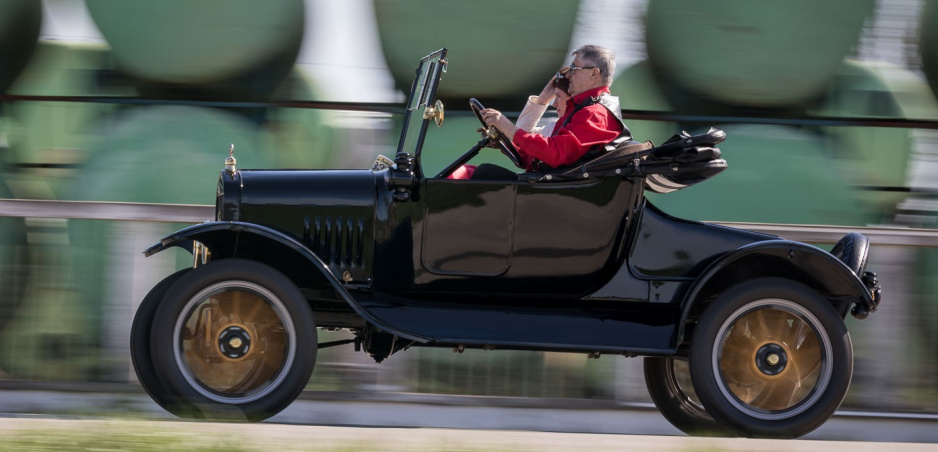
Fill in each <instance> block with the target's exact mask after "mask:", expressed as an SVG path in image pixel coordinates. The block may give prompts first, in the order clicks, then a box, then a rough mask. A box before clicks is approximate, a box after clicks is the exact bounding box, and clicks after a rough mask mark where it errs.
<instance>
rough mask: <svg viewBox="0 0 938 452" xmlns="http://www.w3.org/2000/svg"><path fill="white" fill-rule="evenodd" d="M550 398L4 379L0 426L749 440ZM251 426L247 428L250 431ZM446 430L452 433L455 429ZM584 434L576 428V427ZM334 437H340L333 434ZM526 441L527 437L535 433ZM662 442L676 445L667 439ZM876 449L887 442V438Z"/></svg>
mask: <svg viewBox="0 0 938 452" xmlns="http://www.w3.org/2000/svg"><path fill="white" fill-rule="evenodd" d="M554 402H555V403H553V404H550V405H549V406H545V405H544V401H537V400H534V401H532V400H527V399H506V398H486V397H453V396H432V395H415V394H393V393H391V394H389V393H375V394H373V395H368V394H367V393H354V394H341V393H337V394H333V393H320V394H304V395H303V396H301V398H300V399H299V400H297V401H295V402H294V403H293V404H292V405H290V406H289V407H287V409H286V410H284V411H283V412H281V413H280V414H278V415H276V416H274V417H272V418H271V419H269V420H268V421H266V422H263V423H259V424H214V423H205V422H181V421H179V420H178V419H177V418H175V417H173V416H172V415H170V414H168V413H167V412H165V411H164V410H162V408H160V407H159V406H157V405H156V404H155V403H153V402H152V401H151V400H150V398H149V397H148V396H146V395H145V394H143V393H142V392H139V391H123V392H101V391H96V392H92V391H84V392H83V391H53V390H48V389H43V390H28V389H16V390H14V389H4V390H0V417H5V419H3V420H2V421H0V431H6V430H7V429H10V428H14V427H16V426H18V425H20V424H21V423H29V422H46V421H49V422H62V423H63V424H62V425H63V428H78V429H83V428H85V427H81V426H82V425H98V424H100V423H105V424H106V422H108V421H107V420H112V421H114V422H128V421H127V420H128V419H137V420H141V422H148V423H152V425H153V426H155V427H160V428H164V427H166V428H170V429H172V430H179V431H185V430H186V429H188V428H193V429H196V430H198V429H207V428H210V429H212V431H216V430H217V431H218V432H219V434H222V435H224V432H227V431H229V430H228V429H231V430H230V431H232V432H235V433H237V432H243V433H245V434H247V433H250V434H251V435H252V437H257V438H260V439H264V438H267V435H273V436H272V437H271V438H270V440H272V441H274V440H277V438H276V437H277V436H279V435H281V434H280V433H277V432H280V431H281V430H282V431H283V435H286V436H289V434H288V432H307V431H308V432H316V433H315V434H313V433H308V434H306V433H303V434H300V436H306V435H309V437H316V438H318V437H319V436H320V435H322V436H323V437H336V438H341V437H343V435H345V436H348V437H351V438H360V439H365V438H371V437H372V436H374V437H375V438H377V437H381V436H383V435H385V434H386V435H390V436H392V437H395V438H397V437H398V436H400V437H401V438H403V440H406V441H405V442H407V441H409V440H410V437H411V436H424V435H430V436H428V438H429V439H426V441H434V440H438V439H439V438H440V437H441V435H442V436H444V437H445V436H446V435H447V434H450V433H433V432H448V431H451V430H452V429H456V431H458V432H459V433H458V435H459V436H460V437H461V438H462V437H465V438H466V441H470V442H472V443H473V444H474V442H477V441H484V440H487V439H491V438H498V441H514V440H516V439H518V438H526V437H527V434H522V433H519V432H522V431H524V432H528V434H530V435H533V436H534V437H537V438H542V437H541V436H538V435H537V434H535V432H541V433H544V434H547V437H552V436H551V435H550V434H557V435H558V436H556V437H555V438H556V439H552V440H547V441H548V442H555V441H556V442H558V444H560V443H564V442H565V441H572V442H576V441H581V440H583V439H582V438H593V439H591V441H599V442H600V443H603V442H606V441H613V442H616V441H651V442H652V443H654V444H662V446H660V447H662V449H654V448H652V449H650V450H749V449H747V448H748V447H751V446H752V445H753V444H756V443H755V442H752V441H754V440H745V439H706V438H687V437H686V436H685V435H684V434H683V433H681V432H680V431H678V430H677V429H675V428H674V427H672V426H671V425H670V424H669V423H668V422H667V421H666V420H665V419H664V418H663V417H662V416H661V415H660V414H659V413H658V412H657V410H655V409H654V408H653V407H651V406H646V405H641V404H632V405H624V404H614V403H607V404H596V403H595V402H583V401H576V400H570V401H559V402H562V404H561V403H557V402H558V401H554ZM170 426H171V427H170ZM177 426H178V427H177ZM333 427H334V428H335V429H333ZM441 429H442V430H441ZM254 432H257V433H256V435H255V433H254ZM372 432H374V433H372ZM381 432H383V434H382V433H381ZM406 432H409V433H406ZM451 434H452V435H456V433H451ZM563 434H569V435H572V436H565V435H563ZM584 434H585V435H586V436H582V435H584ZM578 435H580V436H578ZM501 438H507V439H501ZM552 438H554V437H552ZM573 438H580V439H579V440H577V439H573ZM638 438H645V439H638ZM652 438H654V439H652ZM249 440H250V439H249ZM698 440H700V441H702V442H701V443H699V448H698V443H696V442H695V441H698ZM317 441H318V440H317ZM336 441H339V442H341V441H340V440H338V439H337V440H336ZM525 441H527V440H525ZM532 441H534V443H536V442H537V441H541V439H537V440H532ZM811 441H822V442H824V444H825V446H824V447H827V446H826V445H827V444H829V443H831V442H846V443H850V444H855V445H865V444H871V443H906V444H907V445H908V446H910V447H911V446H916V445H921V446H922V447H926V449H921V450H935V451H938V416H936V415H931V414H924V415H914V414H888V413H857V412H839V413H838V414H837V415H835V416H834V417H833V418H832V419H830V420H829V421H828V422H827V423H826V424H824V425H823V426H821V427H820V428H819V429H817V430H816V431H814V432H812V433H810V434H808V435H807V436H806V437H804V438H803V439H800V440H796V441H781V442H779V443H778V444H779V445H785V446H784V447H789V446H787V444H803V443H810V442H811ZM316 444H319V443H318V442H317V443H316ZM759 444H761V443H759ZM773 444H774V443H773ZM307 445H308V444H307ZM665 445H666V446H665ZM408 447H409V446H408ZM642 447H644V446H642ZM649 447H652V446H649ZM654 447H659V446H654ZM669 447H677V448H678V449H669ZM688 447H690V449H688ZM780 447H782V446H778V447H776V445H773V446H772V447H771V448H770V450H801V449H786V448H780ZM791 447H795V446H791ZM798 447H800V446H798ZM857 447H859V446H857ZM857 447H851V448H850V449H851V451H859V450H867V449H862V448H857ZM863 447H866V446H863ZM878 447H880V449H877V450H884V449H882V447H885V446H883V445H882V444H880V446H878ZM916 447H917V446H916ZM905 448H906V446H905V445H903V449H905ZM0 450H2V449H0ZM401 450H419V449H401ZM431 450H439V449H431ZM483 450H489V448H488V447H483ZM510 450H513V449H510ZM521 450H527V449H521ZM551 450H571V449H564V448H560V449H551ZM639 450H643V449H639ZM762 450H765V449H762ZM806 450H807V449H806ZM810 450H817V449H810ZM832 450H833V449H832ZM844 450H846V449H844ZM870 450H872V449H870ZM885 450H893V448H889V449H885ZM909 450H920V449H914V448H913V449H909Z"/></svg>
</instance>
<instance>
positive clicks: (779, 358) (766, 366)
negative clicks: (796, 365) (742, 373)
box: [756, 344, 788, 376]
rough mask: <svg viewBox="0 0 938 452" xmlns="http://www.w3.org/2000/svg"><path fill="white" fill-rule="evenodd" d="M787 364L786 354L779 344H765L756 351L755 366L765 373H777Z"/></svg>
mask: <svg viewBox="0 0 938 452" xmlns="http://www.w3.org/2000/svg"><path fill="white" fill-rule="evenodd" d="M787 365H788V354H787V353H785V349H784V348H782V346H781V345H779V344H765V345H763V346H762V347H760V348H759V350H757V351H756V368H757V369H759V371H761V372H762V373H763V374H765V375H770V376H772V375H778V374H780V373H782V372H783V371H784V370H785V367H786V366H787Z"/></svg>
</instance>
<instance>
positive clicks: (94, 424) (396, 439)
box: [0, 416, 938, 452]
mask: <svg viewBox="0 0 938 452" xmlns="http://www.w3.org/2000/svg"><path fill="white" fill-rule="evenodd" d="M4 445H7V446H10V445H16V446H19V447H22V448H23V449H28V450H59V449H61V450H75V449H85V450H88V449H94V450H115V449H120V450H129V451H133V450H147V451H149V450H182V449H185V450H197V449H202V450H205V449H209V450H228V451H241V450H278V451H290V450H304V451H382V452H392V451H463V452H471V451H505V452H513V451H518V452H522V451H582V450H603V451H614V450H637V451H681V452H686V451H718V450H719V451H778V452H784V451H792V452H794V451H812V452H814V451H818V450H824V451H828V452H835V451H850V452H865V451H869V452H881V451H884V450H900V448H901V450H902V451H903V452H915V451H935V450H938V445H936V444H926V443H902V444H899V443H888V442H853V441H820V440H804V439H802V440H788V441H785V440H753V439H740V438H729V439H727V438H690V437H686V436H659V435H629V434H600V433H558V432H531V431H516V430H487V429H440V428H409V429H405V428H377V427H327V426H310V425H289V424H278V423H270V422H265V423H259V424H218V423H208V422H180V421H164V420H155V421H154V420H149V421H140V420H114V419H87V418H85V419H79V418H61V417H58V418H49V417H42V418H36V417H28V416H27V417H13V418H7V419H3V420H2V422H0V450H7V449H4Z"/></svg>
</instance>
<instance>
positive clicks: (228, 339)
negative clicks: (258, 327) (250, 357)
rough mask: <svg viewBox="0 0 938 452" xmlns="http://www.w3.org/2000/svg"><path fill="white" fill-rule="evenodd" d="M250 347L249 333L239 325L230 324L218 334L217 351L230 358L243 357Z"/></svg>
mask: <svg viewBox="0 0 938 452" xmlns="http://www.w3.org/2000/svg"><path fill="white" fill-rule="evenodd" d="M250 349H251V335H250V334H248V332H247V331H245V329H244V328H241V327H240V326H230V327H228V328H225V329H224V330H222V331H221V334H220V335H219V336H218V351H219V352H220V353H221V354H222V355H225V356H227V357H228V358H231V359H238V358H242V357H244V355H246V354H247V353H248V351H250Z"/></svg>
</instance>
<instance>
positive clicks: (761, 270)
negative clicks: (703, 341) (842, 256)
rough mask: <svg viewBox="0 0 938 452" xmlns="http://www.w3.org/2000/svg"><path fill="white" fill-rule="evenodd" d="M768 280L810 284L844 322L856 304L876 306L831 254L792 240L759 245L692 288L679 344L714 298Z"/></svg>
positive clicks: (711, 269)
mask: <svg viewBox="0 0 938 452" xmlns="http://www.w3.org/2000/svg"><path fill="white" fill-rule="evenodd" d="M765 276H775V277H781V278H786V279H791V280H794V281H798V282H800V283H802V284H805V285H806V286H808V287H810V288H812V289H814V290H816V291H817V292H818V293H820V294H821V295H822V296H823V297H825V298H827V299H828V300H829V301H830V302H831V304H832V305H834V307H835V308H836V309H837V310H838V312H839V313H840V314H841V316H842V317H846V315H847V311H848V310H849V308H850V306H851V305H852V304H858V305H869V304H872V295H871V294H870V291H869V290H868V289H867V288H866V286H864V284H863V282H862V281H861V280H860V279H859V278H858V277H857V275H855V274H854V273H853V271H852V270H851V269H850V268H848V267H847V266H846V265H845V264H844V263H843V262H841V261H840V260H839V259H837V258H836V257H834V256H832V255H831V254H830V253H828V252H826V251H824V250H822V249H820V248H817V247H814V246H811V245H807V244H804V243H800V242H793V241H789V240H768V241H763V242H756V243H752V244H749V245H746V246H742V247H740V248H738V249H736V250H734V251H731V252H729V253H727V254H725V255H723V256H721V257H720V258H719V259H717V260H716V261H715V262H713V263H712V264H710V266H708V267H707V269H706V270H704V272H703V273H702V274H701V275H700V277H699V278H697V280H696V281H695V282H694V283H693V285H692V286H691V287H690V288H689V290H688V291H687V295H685V297H684V299H683V301H682V306H683V308H682V314H681V322H680V324H679V325H680V326H679V331H678V336H677V337H678V343H681V342H683V338H684V335H685V329H686V327H687V320H688V319H689V318H692V317H696V316H699V315H700V313H701V312H702V311H703V309H704V308H705V307H706V306H707V304H709V303H710V302H711V301H712V300H713V299H714V298H716V297H717V296H718V295H720V294H721V293H723V292H724V291H726V290H727V289H729V288H730V287H732V286H733V285H735V284H737V283H739V282H742V281H744V280H748V279H752V278H759V277H765Z"/></svg>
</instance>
